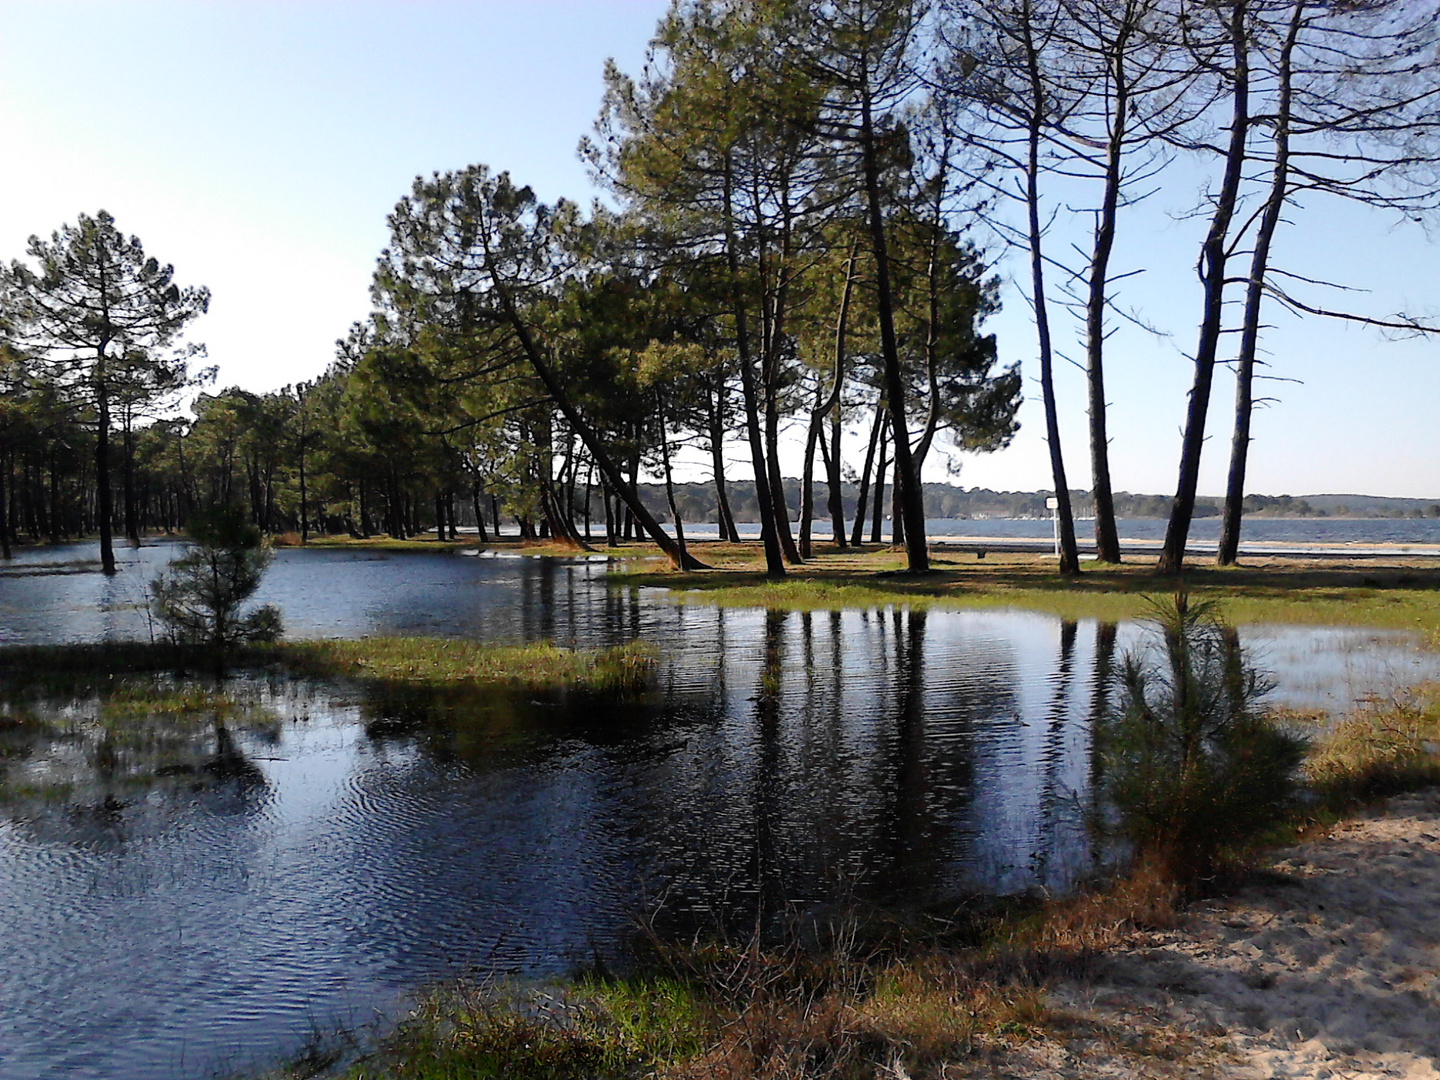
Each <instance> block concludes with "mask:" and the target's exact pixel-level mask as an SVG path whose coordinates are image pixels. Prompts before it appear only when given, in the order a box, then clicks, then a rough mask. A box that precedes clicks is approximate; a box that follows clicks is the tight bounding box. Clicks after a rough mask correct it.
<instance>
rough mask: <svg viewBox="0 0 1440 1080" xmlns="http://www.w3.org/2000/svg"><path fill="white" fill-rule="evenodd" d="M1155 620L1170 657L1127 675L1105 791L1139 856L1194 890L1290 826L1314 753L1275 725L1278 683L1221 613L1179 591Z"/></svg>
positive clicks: (1106, 736)
mask: <svg viewBox="0 0 1440 1080" xmlns="http://www.w3.org/2000/svg"><path fill="white" fill-rule="evenodd" d="M1150 621H1151V622H1152V624H1153V626H1154V629H1155V631H1156V633H1157V636H1158V637H1159V639H1160V641H1159V647H1158V648H1152V649H1150V650H1148V651H1141V652H1132V653H1130V654H1129V655H1128V656H1126V657H1125V659H1124V661H1123V663H1122V664H1121V665H1120V670H1119V673H1118V675H1117V683H1118V687H1117V689H1118V691H1119V692H1118V694H1117V696H1116V701H1115V704H1114V706H1113V707H1112V710H1111V713H1110V716H1109V722H1108V724H1107V725H1106V730H1105V732H1104V733H1103V743H1104V751H1105V758H1106V760H1105V766H1104V767H1105V774H1106V777H1107V779H1106V781H1105V784H1104V788H1105V791H1106V794H1107V795H1108V800H1109V803H1110V805H1111V807H1113V809H1114V810H1115V811H1116V812H1118V825H1119V831H1120V832H1121V833H1122V834H1123V835H1125V836H1126V837H1128V839H1129V840H1131V841H1132V842H1133V843H1134V844H1135V846H1136V848H1137V850H1138V851H1139V852H1140V853H1141V854H1143V855H1146V856H1149V857H1154V858H1158V859H1159V860H1160V861H1161V862H1162V863H1163V864H1165V865H1167V866H1168V868H1169V869H1170V871H1171V872H1172V873H1174V874H1175V875H1176V876H1177V878H1179V879H1180V880H1194V879H1196V878H1198V877H1203V876H1206V875H1208V874H1210V873H1212V872H1213V871H1214V870H1215V868H1216V866H1217V864H1218V862H1219V860H1220V859H1221V858H1222V857H1223V856H1224V855H1225V854H1226V853H1227V852H1232V851H1235V850H1237V849H1239V848H1241V847H1243V846H1244V845H1245V844H1246V843H1247V842H1248V841H1252V840H1254V839H1256V838H1257V837H1258V836H1259V835H1260V834H1262V833H1264V832H1266V831H1268V830H1270V829H1273V828H1274V827H1276V826H1277V825H1278V824H1279V823H1280V822H1281V821H1282V819H1283V818H1284V817H1285V815H1286V813H1287V812H1288V811H1289V809H1290V808H1291V806H1292V804H1293V802H1294V799H1295V797H1296V795H1297V793H1298V784H1299V768H1300V764H1301V761H1302V759H1303V758H1304V755H1305V749H1306V743H1305V740H1304V739H1302V738H1300V737H1298V736H1296V735H1293V734H1290V733H1288V732H1286V731H1283V730H1281V729H1280V728H1279V727H1278V726H1277V725H1276V724H1275V723H1274V722H1273V721H1272V720H1271V718H1270V717H1269V716H1268V715H1267V713H1266V711H1265V709H1264V707H1263V705H1262V704H1261V699H1262V698H1264V696H1265V695H1266V694H1267V693H1268V692H1269V691H1270V689H1271V686H1272V683H1271V682H1270V680H1269V679H1268V678H1267V677H1266V676H1264V675H1262V674H1261V673H1260V672H1258V671H1256V670H1255V668H1253V667H1252V666H1251V665H1250V663H1249V660H1248V658H1247V657H1246V656H1245V654H1244V652H1243V650H1242V649H1241V647H1240V644H1239V641H1238V639H1237V637H1236V636H1235V633H1234V631H1233V630H1231V629H1229V628H1227V627H1225V626H1224V625H1222V624H1221V622H1220V621H1219V620H1218V619H1217V618H1216V617H1215V614H1214V609H1213V607H1212V606H1211V605H1209V604H1203V603H1201V604H1191V603H1190V602H1189V601H1188V598H1187V597H1186V596H1185V595H1184V594H1183V593H1180V594H1177V595H1176V597H1175V598H1174V600H1173V601H1172V602H1169V603H1164V604H1157V605H1155V616H1154V617H1153V618H1152V619H1151V620H1150Z"/></svg>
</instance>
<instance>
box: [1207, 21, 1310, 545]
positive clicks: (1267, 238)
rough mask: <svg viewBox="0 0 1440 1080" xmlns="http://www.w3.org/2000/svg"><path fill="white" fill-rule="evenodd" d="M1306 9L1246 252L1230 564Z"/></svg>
mask: <svg viewBox="0 0 1440 1080" xmlns="http://www.w3.org/2000/svg"><path fill="white" fill-rule="evenodd" d="M1304 11H1305V3H1304V0H1297V3H1296V4H1295V10H1294V12H1293V14H1292V15H1291V18H1290V30H1289V32H1288V33H1287V35H1286V37H1285V44H1284V46H1283V47H1282V48H1281V50H1280V63H1279V69H1280V70H1279V77H1280V93H1279V99H1278V101H1277V103H1276V108H1275V136H1274V138H1275V163H1274V168H1273V170H1272V172H1271V177H1270V194H1269V197H1268V198H1267V199H1266V201H1265V209H1264V211H1263V212H1262V213H1261V216H1260V226H1259V229H1258V230H1257V232H1256V235H1255V250H1254V251H1253V252H1252V253H1251V256H1250V280H1249V282H1248V283H1247V284H1246V287H1245V316H1244V323H1243V324H1242V327H1241V331H1240V355H1239V358H1238V362H1237V364H1236V367H1235V433H1234V435H1233V437H1232V438H1231V442H1230V474H1229V476H1228V477H1227V479H1226V484H1225V510H1224V518H1223V520H1222V522H1221V525H1220V550H1219V552H1218V553H1217V556H1216V562H1218V563H1219V564H1220V565H1221V566H1233V565H1234V564H1235V561H1236V559H1238V558H1239V557H1240V525H1241V521H1242V519H1243V516H1244V513H1245V469H1246V466H1247V464H1248V462H1249V458H1250V418H1251V414H1252V413H1253V411H1254V408H1255V396H1254V395H1255V355H1256V353H1257V351H1258V349H1259V344H1260V308H1261V304H1262V302H1263V301H1264V299H1265V274H1266V271H1267V270H1268V269H1269V266H1270V248H1271V246H1272V244H1273V243H1274V240H1275V230H1276V228H1277V227H1278V226H1279V224H1280V215H1281V213H1282V212H1283V211H1284V209H1285V196H1286V194H1287V193H1288V191H1289V187H1290V120H1291V111H1292V110H1291V103H1292V87H1291V83H1292V78H1291V76H1292V69H1291V57H1292V56H1293V55H1294V52H1295V42H1296V41H1297V40H1298V38H1299V36H1300V25H1301V23H1302V21H1303V14H1304Z"/></svg>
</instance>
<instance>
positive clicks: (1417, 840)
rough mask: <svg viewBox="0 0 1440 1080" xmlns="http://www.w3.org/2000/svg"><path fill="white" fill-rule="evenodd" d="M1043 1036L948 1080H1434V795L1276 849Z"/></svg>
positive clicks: (1098, 983)
mask: <svg viewBox="0 0 1440 1080" xmlns="http://www.w3.org/2000/svg"><path fill="white" fill-rule="evenodd" d="M1050 1002H1051V1006H1052V1008H1053V1009H1054V1010H1055V1011H1056V1013H1057V1014H1058V1019H1059V1021H1060V1022H1059V1024H1058V1025H1057V1027H1056V1028H1055V1029H1054V1031H1055V1032H1056V1034H1054V1036H1053V1037H1049V1038H1045V1039H1041V1040H1038V1041H1034V1042H1030V1043H1028V1044H1027V1043H1025V1042H1019V1043H1017V1044H1015V1045H1013V1046H1012V1047H1010V1048H1008V1049H1006V1050H1004V1051H1002V1052H1000V1053H998V1054H996V1055H995V1056H993V1057H991V1058H990V1059H989V1060H988V1061H986V1062H985V1063H984V1064H983V1065H982V1066H981V1067H980V1069H978V1070H977V1069H976V1068H975V1066H976V1065H980V1063H979V1062H976V1063H974V1064H971V1065H967V1066H965V1067H963V1068H960V1067H953V1066H952V1071H951V1072H949V1073H947V1075H949V1076H954V1077H960V1076H967V1075H990V1076H1005V1077H1024V1078H1027V1080H1052V1078H1057V1080H1058V1078H1060V1077H1066V1078H1069V1077H1075V1078H1080V1077H1085V1078H1089V1077H1117V1078H1118V1077H1187V1078H1188V1077H1202V1076H1203V1077H1235V1078H1240V1080H1269V1078H1279V1077H1285V1078H1302V1077H1303V1078H1307V1080H1309V1078H1315V1080H1324V1078H1331V1077H1333V1078H1336V1080H1341V1078H1344V1080H1371V1078H1379V1077H1386V1078H1391V1077H1405V1078H1409V1080H1429V1078H1434V1077H1440V792H1437V791H1427V792H1422V793H1419V794H1410V795H1404V796H1400V797H1397V798H1394V799H1392V800H1390V801H1388V802H1386V803H1384V804H1382V805H1380V806H1377V807H1375V808H1374V809H1373V810H1371V811H1368V812H1366V813H1364V814H1362V815H1361V816H1360V817H1358V818H1355V819H1353V820H1350V821H1347V822H1344V823H1342V824H1341V825H1339V826H1337V827H1336V828H1335V829H1334V830H1332V831H1331V833H1330V834H1329V835H1326V836H1323V837H1320V838H1317V839H1314V840H1311V841H1308V842H1306V843H1303V844H1300V845H1297V846H1295V847H1293V848H1287V849H1283V850H1280V851H1277V852H1276V853H1275V854H1274V857H1273V861H1272V862H1271V863H1270V865H1269V866H1268V868H1266V869H1265V870H1263V871H1262V872H1261V873H1259V874H1257V875H1256V877H1255V879H1254V881H1253V882H1252V883H1251V884H1249V885H1247V886H1246V887H1245V888H1243V889H1241V890H1240V891H1238V892H1236V893H1234V894H1232V895H1230V896H1226V897H1224V898H1223V899H1219V900H1215V901H1211V902H1202V903H1199V904H1197V905H1195V906H1193V907H1191V908H1189V909H1188V910H1187V911H1186V912H1185V913H1184V914H1183V915H1182V916H1181V917H1180V919H1179V921H1178V922H1177V924H1176V925H1175V926H1173V927H1170V928H1168V929H1165V930H1154V931H1146V932H1143V933H1140V934H1137V935H1135V936H1134V937H1133V938H1132V939H1131V940H1130V941H1128V942H1127V943H1126V944H1124V945H1123V946H1121V947H1120V948H1117V949H1115V950H1113V951H1109V952H1107V953H1106V954H1104V955H1103V956H1100V957H1098V958H1096V959H1094V960H1092V961H1090V962H1089V963H1088V964H1087V965H1086V968H1085V970H1084V971H1083V972H1082V973H1081V974H1080V975H1079V976H1077V977H1074V978H1071V979H1068V980H1066V981H1064V982H1061V983H1060V984H1058V985H1056V986H1054V987H1053V988H1052V992H1051V997H1050Z"/></svg>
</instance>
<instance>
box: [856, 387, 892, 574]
mask: <svg viewBox="0 0 1440 1080" xmlns="http://www.w3.org/2000/svg"><path fill="white" fill-rule="evenodd" d="M884 426H885V402H884V399H883V397H882V399H881V400H880V401H879V402H878V403H877V404H876V406H875V422H874V423H873V424H871V425H870V442H869V444H868V445H867V447H866V449H865V467H864V468H863V469H861V470H860V492H859V496H858V498H857V499H856V500H855V528H854V530H853V531H852V532H851V534H850V543H851V544H853V545H854V546H855V547H859V546H860V544H861V542H862V541H864V539H865V511H866V510H867V509H869V500H870V471H871V469H872V468H874V465H875V448H876V446H877V445H878V444H879V442H880V432H881V430H882V429H883V428H884Z"/></svg>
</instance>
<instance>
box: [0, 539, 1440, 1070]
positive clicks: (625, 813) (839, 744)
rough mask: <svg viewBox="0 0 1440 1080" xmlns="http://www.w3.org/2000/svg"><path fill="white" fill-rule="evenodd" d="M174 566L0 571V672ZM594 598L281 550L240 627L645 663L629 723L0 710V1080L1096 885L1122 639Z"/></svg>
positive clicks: (1360, 644) (323, 686) (80, 704)
mask: <svg viewBox="0 0 1440 1080" xmlns="http://www.w3.org/2000/svg"><path fill="white" fill-rule="evenodd" d="M170 554H171V551H170V550H169V549H167V548H165V547H153V548H142V549H140V550H139V551H130V552H128V553H127V557H128V558H129V559H130V560H131V561H130V562H129V563H128V564H127V567H126V570H125V572H124V573H122V574H121V575H119V576H118V577H117V578H116V579H112V580H110V581H106V580H105V579H104V578H103V577H102V576H101V575H99V574H96V573H93V572H89V571H88V569H87V568H85V567H84V566H83V558H82V556H81V554H80V553H79V552H78V551H76V552H66V551H64V550H63V549H62V550H60V551H51V552H47V553H46V558H47V560H48V561H47V562H46V563H45V565H38V560H36V561H33V562H31V563H30V564H28V565H27V564H21V565H19V566H12V567H10V568H8V569H7V570H6V571H4V573H3V574H0V626H3V628H4V630H3V632H4V635H5V637H4V640H6V641H9V642H16V641H23V642H31V643H44V642H63V641H84V640H96V639H100V638H104V637H107V636H111V637H131V636H138V637H142V638H143V637H144V636H146V634H147V632H148V630H147V626H146V621H145V617H144V614H143V611H142V609H141V608H140V607H139V606H137V605H138V603H139V599H138V595H139V594H137V593H136V590H137V589H139V588H141V586H142V583H143V582H144V581H145V580H147V579H148V576H150V575H152V574H153V573H155V572H156V571H158V569H159V568H160V566H161V565H162V564H163V562H164V560H165V559H166V558H168V557H169V556H170ZM76 564H81V565H76ZM603 572H604V566H603V564H596V563H588V562H564V561H555V560H537V559H473V558H461V557H455V556H441V555H408V554H407V555H393V556H385V555H383V554H378V553H365V554H356V553H350V552H292V551H286V552H281V553H280V556H279V558H278V559H277V562H276V565H275V567H274V568H273V570H272V572H271V575H270V577H269V578H268V579H267V582H266V585H265V595H264V596H263V597H261V599H263V600H265V601H268V602H271V603H277V604H279V605H280V606H281V607H282V609H283V610H284V613H285V617H286V622H287V625H288V626H289V628H290V632H291V633H292V634H293V635H295V636H321V635H324V636H340V635H346V636H355V635H363V634H393V633H406V634H412V633H423V634H439V635H450V636H460V637H467V638H477V639H487V640H497V641H501V640H503V641H519V640H536V639H554V640H557V641H559V642H560V643H562V644H578V645H599V644H611V643H615V642H619V641H627V640H631V639H634V638H641V639H645V640H649V641H653V642H655V643H656V644H657V645H658V646H659V647H660V649H661V650H662V656H663V659H662V664H661V669H660V672H659V674H658V677H657V683H656V686H655V688H654V689H653V691H651V692H649V693H647V694H644V695H641V696H632V697H629V698H619V699H615V698H608V699H598V698H593V697H579V696H575V695H569V696H556V697H544V696H541V697H536V696H530V695H527V696H524V697H518V698H517V697H514V696H507V695H500V694H495V693H480V692H476V691H464V690H451V691H446V692H433V691H423V690H405V691H398V690H394V689H391V690H379V689H375V688H368V689H367V688H364V687H359V686H347V685H338V684H329V683H318V682H301V681H289V680H277V679H269V678H261V677H247V678H241V679H238V680H231V681H230V682H229V684H228V685H226V686H224V687H219V688H217V687H214V686H196V687H192V688H190V689H191V691H193V692H194V693H195V694H197V695H198V696H197V697H196V698H195V699H194V706H193V707H192V708H188V709H181V710H172V711H170V712H163V713H155V714H153V715H152V714H147V713H145V711H144V710H143V709H141V710H140V712H139V713H138V714H137V713H136V712H135V710H134V709H130V711H128V712H127V711H126V710H127V708H128V706H126V704H125V702H124V701H123V700H119V701H118V702H117V700H116V699H114V698H111V699H108V703H107V699H106V695H105V694H103V693H100V692H94V691H91V690H77V691H76V692H75V693H73V694H68V695H67V694H61V695H58V696H56V695H55V694H53V693H52V694H50V695H49V696H44V695H34V694H30V695H23V694H15V693H8V692H7V694H6V696H5V698H4V702H3V708H0V925H4V926H5V927H6V934H5V943H6V949H5V950H4V951H3V953H0V1018H3V1022H0V1078H5V1080H11V1078H14V1080H19V1078H22V1077H23V1078H27V1080H28V1078H33V1077H62V1076H63V1077H67V1078H88V1077H96V1078H98V1077H113V1076H121V1075H123V1076H127V1077H134V1078H148V1077H154V1078H168V1077H179V1076H203V1075H208V1074H211V1073H213V1072H215V1071H216V1070H217V1069H225V1068H231V1067H234V1066H237V1065H245V1064H247V1063H252V1062H255V1061H266V1060H271V1059H273V1058H274V1057H276V1056H277V1055H280V1054H282V1053H284V1052H285V1051H287V1050H291V1049H294V1048H295V1047H296V1046H298V1045H299V1043H300V1042H301V1041H302V1040H303V1039H304V1038H305V1036H306V1035H307V1034H308V1033H309V1032H311V1031H312V1030H314V1029H320V1030H325V1029H328V1028H332V1027H334V1026H337V1025H353V1024H357V1023H360V1024H363V1023H365V1022H367V1021H369V1020H371V1019H372V1018H373V1017H375V1016H376V1015H377V1014H379V1015H385V1014H387V1013H389V1012H390V1011H391V1010H392V1009H393V1008H394V1007H395V1006H396V1004H397V1002H398V1001H399V1000H400V999H401V998H402V996H403V994H404V993H405V992H406V991H407V990H410V989H413V988H414V987H416V986H417V985H420V984H422V983H424V982H426V981H429V980H433V979H435V978H438V977H442V976H444V975H447V974H455V973H459V972H463V971H465V970H485V971H491V970H500V971H510V972H516V973H521V974H527V975H541V974H545V973H552V972H558V971H563V970H565V969H566V968H569V967H571V966H573V965H575V964H576V963H580V962H584V961H586V960H588V959H591V958H593V957H594V956H596V955H599V956H602V957H606V958H609V959H612V960H613V959H614V958H616V957H618V956H620V955H621V954H622V952H623V942H624V939H625V937H626V935H627V934H628V933H629V932H630V930H631V929H632V928H633V926H634V920H635V918H636V917H637V916H641V915H647V914H653V913H655V912H659V918H660V919H661V920H662V922H664V923H665V924H666V925H669V926H672V927H676V928H679V927H684V926H697V925H707V924H715V923H725V922H731V923H741V924H744V925H750V926H753V925H754V924H755V922H756V921H757V919H758V920H759V921H760V923H761V924H762V925H776V924H778V922H779V921H780V920H781V919H782V918H783V917H784V916H785V915H786V914H787V913H793V912H796V911H807V910H808V911H814V910H817V909H824V908H825V907H826V906H828V905H832V904H836V903H845V902H849V901H852V900H859V901H862V902H874V903H880V904H893V903H915V902H923V901H925V900H927V899H936V898H940V897H943V896H946V895H951V894H954V893H958V892H967V891H977V890H978V891H986V892H995V893H1014V892H1020V891H1024V890H1031V889H1043V890H1047V891H1055V890H1063V889H1065V888H1068V887H1070V886H1071V885H1072V884H1073V883H1074V882H1075V880H1076V879H1077V878H1078V877H1080V876H1083V875H1084V874H1085V873H1087V872H1089V871H1090V870H1091V869H1092V868H1093V867H1094V866H1095V864H1096V860H1097V858H1098V855H1097V847H1096V845H1095V843H1094V842H1093V841H1092V840H1091V837H1090V832H1089V829H1088V827H1087V826H1088V823H1089V821H1090V818H1091V816H1092V809H1093V806H1092V803H1093V799H1092V792H1093V791H1094V789H1095V779H1096V771H1097V770H1098V769H1101V768H1103V762H1101V761H1099V760H1098V759H1097V755H1096V754H1094V753H1093V752H1092V751H1093V732H1094V729H1095V724H1096V721H1097V719H1098V717H1099V716H1100V715H1101V713H1102V712H1103V710H1104V708H1105V704H1106V700H1105V694H1106V692H1107V689H1106V688H1107V685H1108V672H1109V671H1110V670H1111V669H1112V668H1113V665H1114V664H1115V663H1116V662H1117V658H1118V657H1120V656H1123V655H1124V653H1125V651H1126V650H1128V649H1131V648H1135V647H1136V646H1137V644H1138V642H1139V640H1140V635H1141V633H1142V631H1141V629H1140V628H1138V627H1136V626H1133V625H1125V626H1120V627H1113V626H1105V625H1101V624H1099V623H1096V622H1093V621H1080V622H1063V621H1061V620H1059V619H1056V618H1052V617H1049V616H1045V615H1038V614H1033V613H1020V612H1006V611H983V612H967V611H941V610H937V611H931V612H928V613H926V612H908V611H902V610H894V609H875V610H870V611H845V612H833V613H831V612H817V613H799V612H766V611H758V610H746V609H732V610H717V609H711V608H703V607H683V606H677V605H673V604H670V603H668V602H666V601H665V600H664V598H663V596H657V595H655V594H653V593H650V592H648V591H646V590H634V589H627V590H613V589H609V588H607V587H606V586H605V585H604V584H603V582H602V581H600V580H599V576H600V575H602V574H603ZM1245 642H1246V644H1247V645H1248V646H1249V647H1250V648H1251V650H1252V652H1253V653H1254V655H1255V656H1256V658H1257V660H1258V661H1259V662H1260V663H1261V665H1262V666H1264V667H1266V668H1268V669H1270V670H1271V671H1272V672H1273V673H1274V674H1275V676H1276V679H1277V682H1278V684H1279V686H1278V689H1277V691H1276V698H1277V700H1278V701H1279V702H1280V703H1283V704H1286V705H1289V706H1292V707H1295V708H1302V709H1329V710H1334V711H1338V712H1343V711H1344V710H1345V709H1347V708H1348V707H1349V706H1350V704H1351V703H1352V702H1353V700H1354V699H1356V698H1358V697H1363V696H1366V695H1369V694H1374V693H1385V692H1388V688H1393V687H1394V686H1398V685H1406V684H1409V683H1412V682H1414V681H1416V680H1417V679H1418V678H1420V677H1425V676H1430V675H1434V674H1436V673H1437V666H1436V662H1435V657H1433V656H1432V655H1430V654H1426V653H1422V652H1419V651H1417V650H1415V649H1414V648H1413V647H1411V645H1410V644H1409V643H1408V642H1407V641H1405V640H1404V639H1403V638H1400V637H1397V636H1395V635H1388V634H1382V633H1376V632H1373V631H1355V630H1338V629H1324V628H1294V627H1289V628H1268V629H1267V628H1259V629H1251V630H1248V631H1247V632H1246V634H1245ZM222 691H223V696H222ZM207 695H208V696H207ZM227 699H228V701H229V703H228V704H227V703H226V701H227Z"/></svg>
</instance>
